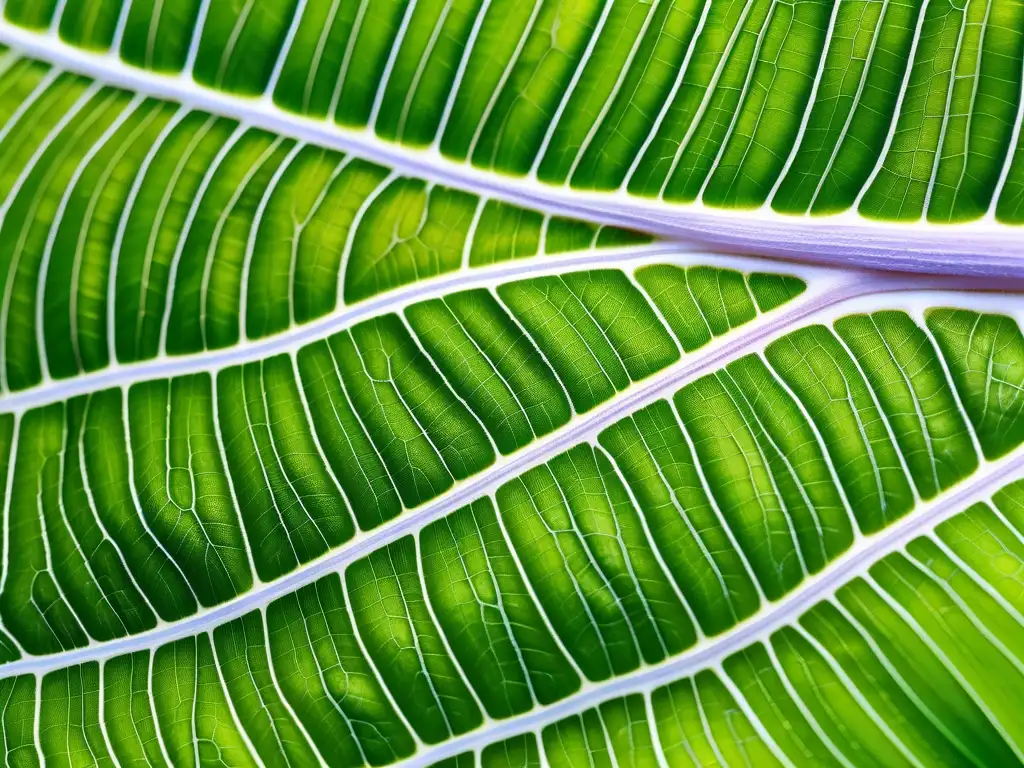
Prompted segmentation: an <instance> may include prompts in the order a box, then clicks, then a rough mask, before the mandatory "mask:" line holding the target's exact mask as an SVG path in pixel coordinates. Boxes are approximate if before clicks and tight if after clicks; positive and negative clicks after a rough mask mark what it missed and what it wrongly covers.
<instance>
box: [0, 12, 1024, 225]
mask: <svg viewBox="0 0 1024 768" xmlns="http://www.w3.org/2000/svg"><path fill="white" fill-rule="evenodd" d="M3 13H4V18H5V20H6V22H5V23H6V24H7V25H9V26H13V25H17V26H18V27H20V28H22V29H24V30H31V31H33V32H35V33H36V34H43V33H44V32H45V33H46V34H47V35H48V36H49V38H50V39H51V40H52V45H55V46H57V47H60V48H67V49H69V50H71V51H78V52H79V54H78V55H79V58H81V54H83V53H84V55H85V57H86V58H91V59H94V60H96V61H101V62H103V63H102V65H101V66H102V67H105V68H106V69H107V70H113V71H115V72H117V71H125V70H126V71H129V72H130V71H133V70H141V71H143V72H147V73H151V77H156V78H157V79H158V80H159V81H161V82H162V83H164V84H165V85H166V84H167V83H168V82H172V83H173V82H178V83H183V84H184V85H185V86H186V87H190V86H194V85H198V86H200V87H201V88H203V89H211V90H213V91H217V92H222V93H224V94H229V95H230V96H231V97H233V98H234V97H242V98H243V99H244V98H259V99H261V100H262V101H264V102H266V103H267V104H268V105H269V106H270V107H271V108H272V109H273V110H276V111H278V112H281V113H283V114H284V113H287V114H294V115H297V116H303V117H307V118H310V119H312V120H315V121H317V122H325V123H332V124H336V125H338V126H340V127H341V128H342V129H344V130H345V131H346V132H348V133H350V134H362V135H364V137H365V138H364V141H369V143H370V144H373V145H380V144H399V145H402V146H403V147H408V148H409V151H410V152H411V155H412V156H424V157H433V156H434V155H437V154H438V153H439V154H440V156H442V157H443V158H445V159H446V160H448V161H451V162H452V163H455V164H460V165H464V164H468V165H471V166H473V167H475V168H478V169H484V170H488V171H497V172H500V173H502V174H508V175H512V176H525V177H528V178H529V179H532V180H536V181H539V182H541V183H542V184H544V185H552V186H562V185H568V186H570V187H571V188H572V189H575V190H593V191H602V192H609V191H613V190H618V191H621V192H628V194H629V195H631V196H637V197H642V198H651V197H654V198H659V199H663V200H666V201H670V202H673V203H703V204H705V205H707V206H711V207H715V208H734V207H739V208H754V207H760V206H767V207H769V208H771V209H773V210H775V211H778V212H781V213H786V214H802V213H813V214H824V213H836V212H840V211H858V212H859V213H861V214H863V215H864V216H867V217H870V218H881V219H896V220H917V219H921V218H926V219H927V220H929V221H936V222H951V221H967V220H972V219H978V218H980V217H992V216H996V217H997V218H998V219H999V220H1000V221H1004V222H1015V223H1020V222H1021V221H1024V149H1022V145H1021V141H1020V133H1021V107H1022V105H1024V100H1022V98H1021V91H1022V64H1024V8H1022V7H1021V4H1020V3H1019V2H1017V1H1016V0H965V1H964V2H952V0H905V1H904V0H901V1H900V2H894V1H890V0H885V1H884V2H883V1H878V0H836V2H828V1H827V0H796V1H795V2H780V1H779V0H749V1H748V0H647V1H645V2H640V1H638V0H573V1H572V2H568V1H567V0H536V2H513V0H417V1H416V2H410V1H409V0H351V1H350V2H349V1H342V0H259V1H258V2H257V0H244V1H243V0H232V1H231V2H216V1H215V0H175V2H174V3H167V2H154V1H153V0H6V3H5V4H4V8H3ZM122 74H123V72H122ZM144 79H145V78H142V80H144ZM136 80H139V78H136ZM236 100H237V99H236ZM164 119H166V117H165V118H164ZM211 130H212V131H213V134H214V135H213V136H211V137H210V141H211V142H215V141H216V134H217V130H216V129H215V128H211ZM221 130H225V127H224V126H221ZM222 140H223V139H222ZM253 151H254V152H255V153H256V155H260V154H261V152H263V151H266V152H267V153H268V155H269V156H268V157H267V158H266V159H265V162H267V163H269V164H270V165H271V166H276V165H277V164H279V163H280V162H282V158H283V156H285V155H287V152H288V147H287V146H276V147H274V149H273V150H271V149H270V148H268V147H261V148H260V149H254V150H253ZM328 164H329V165H330V164H331V163H330V161H328ZM353 170H355V169H353ZM266 173H268V174H272V173H273V168H270V169H268V170H267V171H266ZM326 173H330V171H326ZM371 175H372V173H371ZM363 182H364V183H370V184H372V182H371V181H369V180H368V179H364V180H363ZM405 189H406V188H405V187H404V186H403V185H401V184H398V185H395V186H394V187H393V188H392V189H391V192H390V194H391V195H401V194H403V193H407V194H415V193H414V192H412V193H410V192H404V190H405ZM420 194H422V191H421V192H420ZM444 197H445V196H444V194H443V193H441V192H440V191H438V198H439V199H438V201H437V202H435V203H434V205H438V206H444V205H450V204H453V203H451V201H445V202H442V201H441V199H443V198H444ZM462 202H463V204H466V203H465V201H462ZM454 204H455V205H457V203H454Z"/></svg>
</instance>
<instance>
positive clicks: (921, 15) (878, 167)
mask: <svg viewBox="0 0 1024 768" xmlns="http://www.w3.org/2000/svg"><path fill="white" fill-rule="evenodd" d="M929 2H930V0H924V2H923V3H922V4H921V10H920V11H918V14H917V26H916V27H914V39H913V41H912V42H911V44H910V52H909V53H908V54H907V69H906V71H905V72H904V73H903V81H902V82H901V84H900V91H899V95H898V96H897V97H896V105H895V106H894V107H893V111H892V118H891V119H890V121H889V130H888V131H887V132H886V134H885V142H884V143H883V144H882V149H881V150H880V151H879V153H878V159H877V160H876V161H875V165H874V167H873V168H872V169H871V173H870V174H868V177H867V179H866V180H865V181H864V184H863V186H861V188H860V192H858V193H857V197H856V198H854V201H853V205H852V206H850V208H851V210H854V211H856V210H857V209H858V208H860V204H861V202H862V201H863V200H864V196H865V195H866V194H867V193H868V190H869V189H871V187H872V185H873V184H874V183H875V179H876V178H878V174H880V173H881V172H882V168H884V167H885V161H886V157H887V156H888V154H889V149H890V147H892V142H893V139H895V137H896V129H897V128H898V127H899V120H900V112H901V111H902V109H903V99H904V97H905V96H906V95H907V87H908V86H909V85H910V78H911V75H912V74H913V72H914V59H915V58H916V57H917V46H918V44H919V43H920V42H921V30H922V29H923V28H924V20H925V17H926V16H927V15H928V5H929ZM881 24H882V20H881V19H880V20H879V25H881Z"/></svg>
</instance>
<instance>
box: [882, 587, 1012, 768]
mask: <svg viewBox="0 0 1024 768" xmlns="http://www.w3.org/2000/svg"><path fill="white" fill-rule="evenodd" d="M874 593H875V594H876V595H877V596H879V597H880V598H881V599H882V601H883V602H885V603H886V604H888V606H889V608H890V609H891V610H892V611H893V612H894V613H896V615H897V616H899V617H900V618H901V619H902V620H903V622H904V623H905V624H906V625H907V627H909V628H910V629H911V631H912V632H913V633H914V634H916V635H917V636H918V637H919V638H920V640H921V642H922V643H923V644H924V645H925V646H926V647H927V648H928V649H929V650H930V651H931V652H932V653H934V654H935V656H936V658H937V659H938V660H939V661H940V663H941V664H942V666H944V667H945V668H946V670H947V671H948V672H949V674H950V675H951V676H952V677H954V678H955V679H956V681H957V682H958V683H960V686H961V687H962V688H963V689H964V691H965V692H966V693H967V695H968V696H970V697H971V699H973V700H974V703H975V704H976V705H977V707H978V709H980V710H981V711H982V712H983V713H984V715H985V718H986V719H987V720H988V721H989V722H990V723H992V726H993V727H994V728H995V729H996V730H997V731H999V735H1000V736H1002V737H1003V740H1004V741H1005V742H1006V744H1007V746H1008V747H1009V748H1010V749H1011V750H1013V752H1014V754H1015V755H1016V756H1017V759H1018V760H1021V761H1022V762H1024V752H1022V751H1021V748H1020V746H1018V744H1017V743H1016V741H1014V739H1013V737H1012V736H1010V734H1009V733H1008V732H1007V731H1006V728H1005V726H1004V725H1003V724H1002V722H1000V720H999V718H998V717H996V716H995V713H994V712H992V710H991V709H990V708H989V706H988V705H987V704H986V703H985V700H984V699H983V698H982V697H981V696H980V695H979V694H978V692H977V691H975V690H974V687H973V686H972V685H971V684H970V682H969V681H968V680H967V679H966V678H965V677H964V676H963V674H962V673H961V672H960V670H959V669H958V668H957V666H956V665H955V664H954V663H953V662H952V661H950V659H949V657H948V656H947V655H946V653H945V652H944V651H943V650H942V648H941V647H940V646H939V644H938V643H937V642H935V640H934V639H933V638H932V636H931V635H929V634H928V633H927V632H926V631H925V629H924V628H923V627H922V626H921V625H920V624H919V623H918V622H917V620H916V619H915V618H914V617H913V616H912V615H911V614H910V612H909V611H908V610H907V609H906V608H904V607H903V606H902V605H901V604H900V602H899V601H898V600H896V598H894V597H892V596H891V595H890V594H889V593H888V592H887V591H886V590H885V588H884V587H883V586H882V585H880V584H878V582H877V581H876V582H874Z"/></svg>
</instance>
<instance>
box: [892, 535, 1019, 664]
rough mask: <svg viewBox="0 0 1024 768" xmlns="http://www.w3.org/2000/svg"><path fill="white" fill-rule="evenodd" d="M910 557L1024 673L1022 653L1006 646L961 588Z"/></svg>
mask: <svg viewBox="0 0 1024 768" xmlns="http://www.w3.org/2000/svg"><path fill="white" fill-rule="evenodd" d="M910 557H911V558H913V562H914V565H915V566H916V567H917V569H918V570H919V571H920V573H921V574H922V575H923V576H924V578H925V579H926V580H928V581H930V582H932V583H933V584H935V586H936V587H937V588H938V589H939V591H941V592H943V593H944V594H945V595H946V597H948V598H949V600H950V601H951V602H952V603H953V604H954V605H955V606H956V607H957V608H958V609H960V611H962V612H963V614H964V617H965V618H966V619H967V621H968V622H969V623H970V624H973V625H974V627H975V629H977V630H978V634H980V635H981V636H982V637H984V638H985V639H986V640H988V642H990V643H991V644H992V647H993V648H995V649H996V650H997V651H998V652H999V653H1000V654H1001V655H1002V656H1003V657H1004V658H1005V659H1006V660H1007V661H1008V662H1009V664H1010V666H1011V667H1013V668H1015V669H1016V670H1017V672H1019V673H1022V674H1024V663H1022V662H1021V657H1020V655H1019V654H1016V653H1014V652H1013V651H1012V650H1011V649H1009V648H1007V647H1006V643H1004V642H1003V641H1002V640H1001V639H1000V638H999V636H998V635H997V634H996V633H995V632H993V631H992V629H991V628H990V627H989V626H988V624H987V623H985V621H984V620H983V619H981V618H980V617H979V616H978V614H977V611H975V610H974V609H973V608H971V607H970V605H968V604H967V603H966V602H965V600H964V598H963V596H962V595H961V594H960V592H959V590H957V589H956V588H954V587H953V585H952V584H951V583H950V582H949V579H947V578H944V577H942V576H939V574H938V573H936V572H935V570H934V569H933V568H932V567H931V566H930V565H928V564H926V563H923V562H921V561H919V560H917V558H914V557H913V555H910ZM964 576H965V577H966V578H967V579H969V580H971V581H974V580H973V579H971V576H970V574H969V573H965V574H964ZM900 581H901V582H903V583H905V584H906V585H907V586H908V587H910V586H911V585H910V584H909V582H907V581H906V580H905V579H903V578H902V577H901V578H900ZM977 586H978V587H979V589H981V590H982V591H983V592H984V591H985V590H984V588H982V587H981V586H980V585H977ZM935 613H936V614H940V613H941V612H940V611H935ZM1015 618H1016V617H1015Z"/></svg>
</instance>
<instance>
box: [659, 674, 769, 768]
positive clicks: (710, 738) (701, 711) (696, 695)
mask: <svg viewBox="0 0 1024 768" xmlns="http://www.w3.org/2000/svg"><path fill="white" fill-rule="evenodd" d="M687 682H688V683H689V684H690V688H691V690H692V691H693V703H694V704H695V705H696V707H697V716H698V718H699V719H700V730H701V735H703V736H704V738H705V739H707V743H708V746H709V747H711V751H712V752H713V753H714V755H715V759H716V760H717V761H718V764H719V765H720V766H724V767H725V768H732V766H730V765H729V763H728V762H727V761H726V759H725V757H724V756H723V755H722V750H721V747H719V746H718V740H717V739H716V738H715V734H714V731H712V730H711V723H710V721H709V720H708V713H707V710H706V709H705V708H704V700H703V699H702V698H701V695H700V688H698V687H697V680H696V678H695V677H691V678H689V679H688V680H687ZM672 709H673V710H676V709H677V708H676V706H675V701H673V702H672ZM676 720H677V721H678V720H679V715H678V714H676ZM684 738H685V737H684ZM686 747H687V749H686V751H687V752H688V753H691V754H692V750H693V748H692V747H691V746H690V743H689V740H687V743H686ZM697 764H698V765H699V763H697ZM748 768H753V767H752V766H748Z"/></svg>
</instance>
